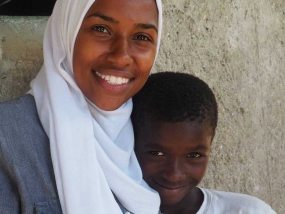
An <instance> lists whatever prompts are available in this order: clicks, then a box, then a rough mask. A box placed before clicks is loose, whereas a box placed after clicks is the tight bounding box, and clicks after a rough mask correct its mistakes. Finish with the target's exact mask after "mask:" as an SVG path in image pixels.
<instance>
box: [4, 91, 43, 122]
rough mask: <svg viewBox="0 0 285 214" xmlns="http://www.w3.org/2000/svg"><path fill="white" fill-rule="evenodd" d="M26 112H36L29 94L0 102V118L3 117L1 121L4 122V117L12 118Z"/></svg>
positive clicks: (33, 100) (33, 101) (34, 104)
mask: <svg viewBox="0 0 285 214" xmlns="http://www.w3.org/2000/svg"><path fill="white" fill-rule="evenodd" d="M27 113H30V114H31V113H32V114H37V110H36V103H35V99H34V97H33V96H32V95H30V94H26V95H24V96H21V97H18V98H16V99H13V100H10V101H6V102H1V103H0V118H1V119H4V121H2V120H1V123H2V122H5V119H7V120H9V119H13V118H14V117H17V116H23V115H24V114H27Z"/></svg>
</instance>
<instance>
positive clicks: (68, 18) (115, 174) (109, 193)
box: [29, 0, 162, 214]
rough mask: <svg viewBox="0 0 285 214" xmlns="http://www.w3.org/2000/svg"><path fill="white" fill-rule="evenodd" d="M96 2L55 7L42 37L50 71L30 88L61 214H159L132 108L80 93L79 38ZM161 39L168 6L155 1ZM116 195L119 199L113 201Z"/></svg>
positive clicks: (68, 1)
mask: <svg viewBox="0 0 285 214" xmlns="http://www.w3.org/2000/svg"><path fill="white" fill-rule="evenodd" d="M93 3H94V0H57V2H56V4H55V7H54V10H53V14H52V15H51V17H50V18H49V20H48V23H47V26H46V30H45V34H44V44H43V45H44V47H43V50H44V64H43V66H42V68H41V70H40V72H39V74H38V75H37V76H36V78H35V79H34V80H33V81H32V82H31V90H30V91H29V93H31V94H32V95H34V97H35V101H36V106H37V110H38V114H39V117H40V121H41V123H42V125H43V128H44V130H45V132H46V133H47V135H48V137H49V140H50V148H51V157H52V163H53V168H54V174H55V179H56V185H57V190H58V195H59V199H60V203H61V207H62V211H63V213H64V214H65V213H68V214H73V213H74V214H79V213H80V214H85V213H86V214H91V213H93V214H107V213H108V214H109V213H110V214H117V213H118V214H119V213H122V212H121V210H120V208H119V206H118V204H117V203H116V200H115V198H114V195H115V196H116V197H117V199H118V200H119V201H120V203H121V204H122V205H123V206H124V207H125V208H126V209H128V210H130V211H131V212H133V213H135V214H157V213H158V210H159V205H160V199H159V195H158V194H157V193H156V192H155V191H153V190H152V189H151V188H150V187H149V186H148V185H147V184H146V183H145V181H144V180H143V179H142V172H141V169H140V166H139V164H138V161H137V158H136V156H135V153H134V151H133V148H134V135H133V129H132V124H131V121H130V114H131V111H132V100H131V99H130V100H128V101H127V102H126V103H124V104H123V105H122V106H121V107H120V108H119V109H117V110H114V111H104V110H101V109H99V108H98V107H97V106H95V105H94V104H93V103H92V102H91V101H89V100H88V99H87V98H86V97H85V96H84V94H83V93H82V92H81V90H80V89H79V87H78V86H77V84H76V82H75V79H74V76H73V71H72V58H73V49H74V44H75V40H76V36H77V34H78V31H79V29H80V26H81V23H82V21H83V19H84V16H85V14H86V13H87V11H88V10H89V8H90V7H91V5H92V4H93ZM156 4H157V8H158V13H159V17H158V20H159V23H158V42H157V52H158V47H159V43H160V38H161V28H162V3H161V0H156ZM113 194H114V195H113Z"/></svg>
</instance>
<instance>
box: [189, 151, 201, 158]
mask: <svg viewBox="0 0 285 214" xmlns="http://www.w3.org/2000/svg"><path fill="white" fill-rule="evenodd" d="M201 156H202V155H201V154H199V153H197V152H191V153H189V154H188V155H187V157H188V158H199V157H201Z"/></svg>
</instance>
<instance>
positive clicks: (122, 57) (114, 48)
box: [107, 38, 133, 69]
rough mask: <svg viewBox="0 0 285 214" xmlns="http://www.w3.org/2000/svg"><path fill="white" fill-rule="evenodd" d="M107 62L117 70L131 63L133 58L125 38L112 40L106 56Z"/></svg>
mask: <svg viewBox="0 0 285 214" xmlns="http://www.w3.org/2000/svg"><path fill="white" fill-rule="evenodd" d="M107 60H108V61H109V62H110V63H112V65H114V66H116V67H118V68H119V69H122V68H124V67H126V66H128V65H131V64H132V63H133V57H132V56H131V54H130V44H129V42H128V40H127V39H126V38H117V39H115V40H114V42H113V43H112V44H111V47H110V51H109V53H108V54H107Z"/></svg>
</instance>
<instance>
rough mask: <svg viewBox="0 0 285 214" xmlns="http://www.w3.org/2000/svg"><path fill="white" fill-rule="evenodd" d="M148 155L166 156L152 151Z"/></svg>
mask: <svg viewBox="0 0 285 214" xmlns="http://www.w3.org/2000/svg"><path fill="white" fill-rule="evenodd" d="M148 153H149V154H151V155H155V156H163V155H164V154H163V153H162V152H159V151H150V152H148Z"/></svg>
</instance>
